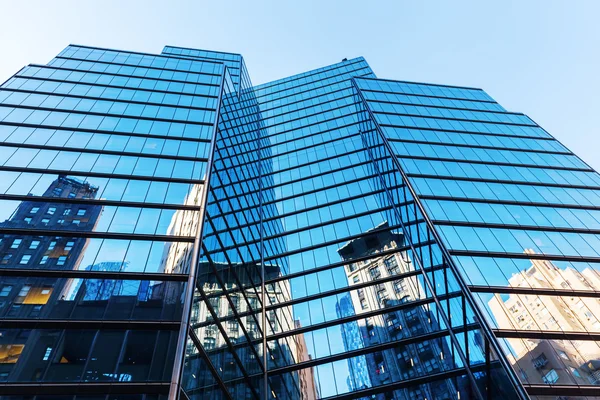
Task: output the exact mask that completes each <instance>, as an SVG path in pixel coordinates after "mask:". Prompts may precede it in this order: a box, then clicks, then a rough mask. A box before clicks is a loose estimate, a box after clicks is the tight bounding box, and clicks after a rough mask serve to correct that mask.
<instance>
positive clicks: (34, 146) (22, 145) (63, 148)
mask: <svg viewBox="0 0 600 400" xmlns="http://www.w3.org/2000/svg"><path fill="white" fill-rule="evenodd" d="M0 145H1V146H2V147H16V148H25V149H40V150H55V151H72V152H75V153H92V154H110V155H115V156H131V157H142V158H155V159H159V160H161V159H167V160H183V161H203V162H206V161H208V158H206V157H188V156H174V155H170V154H148V153H142V152H131V151H115V150H103V149H87V148H82V147H68V146H49V145H45V144H30V143H16V142H0Z"/></svg>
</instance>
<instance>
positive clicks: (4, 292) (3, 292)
mask: <svg viewBox="0 0 600 400" xmlns="http://www.w3.org/2000/svg"><path fill="white" fill-rule="evenodd" d="M11 290H12V286H10V285H4V286H2V288H0V297H6V296H8V295H9V294H10V291H11Z"/></svg>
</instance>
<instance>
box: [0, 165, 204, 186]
mask: <svg viewBox="0 0 600 400" xmlns="http://www.w3.org/2000/svg"><path fill="white" fill-rule="evenodd" d="M0 171H11V172H30V173H37V174H54V175H80V176H86V177H95V178H117V179H131V180H136V181H159V182H173V183H191V184H200V185H201V184H204V180H203V179H182V178H164V177H160V176H142V175H127V174H113V173H104V172H85V171H64V170H58V169H45V168H27V167H0Z"/></svg>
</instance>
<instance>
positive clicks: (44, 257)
mask: <svg viewBox="0 0 600 400" xmlns="http://www.w3.org/2000/svg"><path fill="white" fill-rule="evenodd" d="M46 262H48V256H43V257H42V259H41V260H40V264H41V265H44V264H46Z"/></svg>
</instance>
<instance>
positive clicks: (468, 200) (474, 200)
mask: <svg viewBox="0 0 600 400" xmlns="http://www.w3.org/2000/svg"><path fill="white" fill-rule="evenodd" d="M419 198H420V199H421V200H440V201H455V202H459V203H461V202H462V203H484V204H504V205H511V206H532V207H549V208H567V209H570V208H573V209H577V210H592V211H600V206H593V205H585V204H583V205H582V204H562V203H540V202H537V201H526V200H523V201H520V200H496V199H483V198H475V197H452V196H438V195H419Z"/></svg>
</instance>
